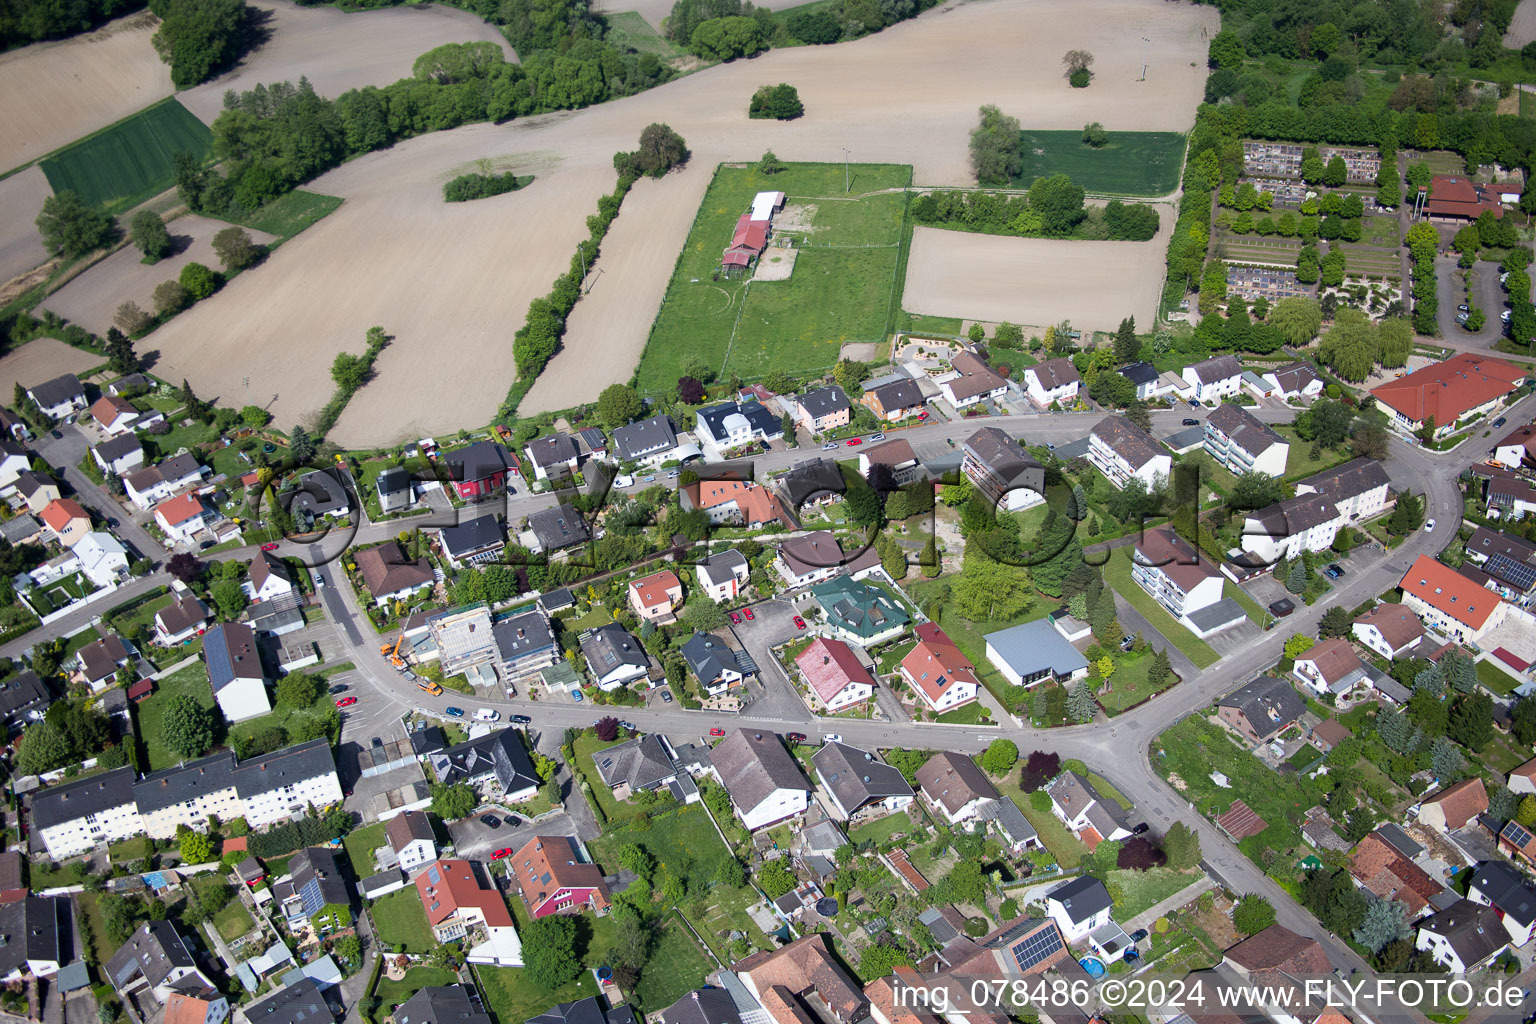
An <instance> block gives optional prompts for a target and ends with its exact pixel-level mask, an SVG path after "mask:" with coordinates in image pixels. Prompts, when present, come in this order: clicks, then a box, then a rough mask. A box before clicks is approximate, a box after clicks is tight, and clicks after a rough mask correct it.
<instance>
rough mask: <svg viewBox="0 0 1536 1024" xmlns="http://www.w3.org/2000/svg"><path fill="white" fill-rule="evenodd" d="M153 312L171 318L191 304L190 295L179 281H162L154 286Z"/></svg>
mask: <svg viewBox="0 0 1536 1024" xmlns="http://www.w3.org/2000/svg"><path fill="white" fill-rule="evenodd" d="M154 299H155V312H156V313H158V314H159V315H160V316H161V317H172V316H175V315H176V314H177V313H180V312H181V311H182V310H184V309H186V308H187V307H188V306H189V305H191V304H192V295H191V293H189V292H188V291H187V289H186V288H184V287H183V286H182V284H181V282H180V281H162V282H161V283H160V284H157V285H156V286H155V291H154Z"/></svg>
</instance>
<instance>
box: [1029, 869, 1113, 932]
mask: <svg viewBox="0 0 1536 1024" xmlns="http://www.w3.org/2000/svg"><path fill="white" fill-rule="evenodd" d="M1113 908H1114V900H1112V899H1110V897H1109V890H1108V889H1106V888H1105V887H1104V883H1103V882H1101V881H1099V880H1098V879H1097V878H1094V877H1093V876H1092V875H1079V876H1078V877H1076V878H1073V879H1071V880H1070V881H1066V882H1062V883H1061V884H1060V885H1058V886H1056V888H1054V889H1052V890H1051V891H1050V892H1048V893H1046V894H1045V912H1046V914H1047V915H1049V916H1050V919H1051V920H1052V921H1055V922H1056V927H1058V928H1060V929H1061V934H1062V935H1064V936H1066V939H1067V942H1068V943H1076V942H1081V941H1083V940H1084V939H1086V938H1087V937H1088V936H1089V934H1090V933H1092V932H1095V931H1097V930H1098V929H1100V928H1102V927H1104V926H1105V925H1106V924H1108V923H1109V914H1110V911H1111V910H1112V909H1113Z"/></svg>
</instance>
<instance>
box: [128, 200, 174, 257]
mask: <svg viewBox="0 0 1536 1024" xmlns="http://www.w3.org/2000/svg"><path fill="white" fill-rule="evenodd" d="M128 236H129V237H130V238H132V239H133V244H134V245H136V246H138V249H139V251H140V252H142V253H143V254H144V255H145V256H148V257H149V258H150V259H154V260H159V259H164V258H165V257H166V256H169V255H170V254H171V233H170V232H169V231H167V230H166V229H165V221H163V220H161V219H160V215H159V214H158V213H156V212H155V211H154V210H140V211H139V212H138V213H136V214H134V215H133V222H132V224H131V225H130V226H129V228H128Z"/></svg>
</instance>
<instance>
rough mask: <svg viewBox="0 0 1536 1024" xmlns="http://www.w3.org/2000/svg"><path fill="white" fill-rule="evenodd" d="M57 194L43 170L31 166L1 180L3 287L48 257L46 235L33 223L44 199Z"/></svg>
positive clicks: (0, 272)
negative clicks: (44, 246) (45, 242)
mask: <svg viewBox="0 0 1536 1024" xmlns="http://www.w3.org/2000/svg"><path fill="white" fill-rule="evenodd" d="M51 195H53V190H52V189H51V188H49V187H48V178H47V176H46V175H44V174H43V170H42V168H41V167H28V168H27V169H26V170H24V171H20V172H18V173H16V174H13V175H11V176H10V177H9V178H5V179H0V210H5V211H6V215H5V216H4V217H0V284H4V283H5V282H6V281H9V280H10V279H11V278H13V277H15V276H16V275H18V274H25V273H26V272H27V271H29V270H31V269H32V268H33V267H35V266H37V265H38V264H39V263H41V262H43V261H44V260H46V259H47V258H48V250H47V249H45V248H43V236H42V235H39V234H38V233H37V225H36V224H34V223H33V221H34V220H35V219H36V217H37V212H38V211H39V210H41V209H42V208H43V200H45V199H47V198H48V197H49V196H51Z"/></svg>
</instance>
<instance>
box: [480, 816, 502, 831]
mask: <svg viewBox="0 0 1536 1024" xmlns="http://www.w3.org/2000/svg"><path fill="white" fill-rule="evenodd" d="M480 824H482V825H484V826H485V827H486V828H501V819H500V818H498V817H496V815H494V814H482V815H480Z"/></svg>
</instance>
